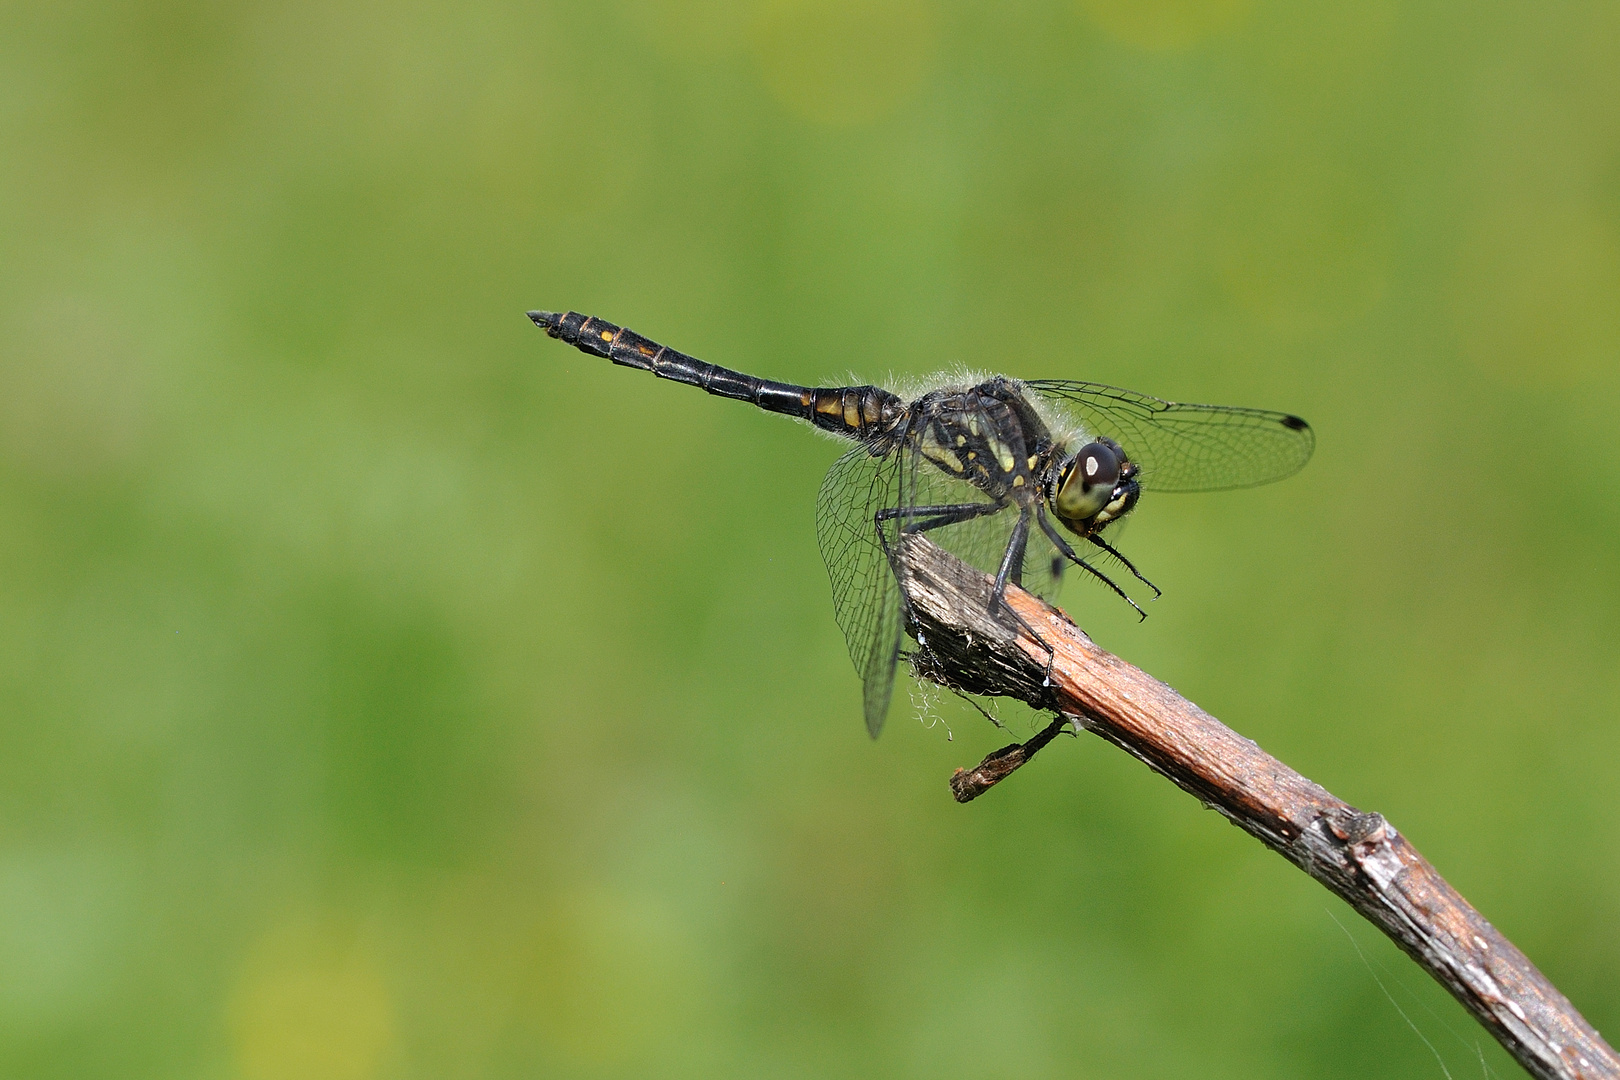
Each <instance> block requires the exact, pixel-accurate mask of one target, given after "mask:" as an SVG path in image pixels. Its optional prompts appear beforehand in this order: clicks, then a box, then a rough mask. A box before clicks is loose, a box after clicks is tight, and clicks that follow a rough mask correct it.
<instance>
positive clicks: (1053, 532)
mask: <svg viewBox="0 0 1620 1080" xmlns="http://www.w3.org/2000/svg"><path fill="white" fill-rule="evenodd" d="M1035 518H1036V520H1038V521H1039V522H1040V523H1041V531H1042V532H1044V533H1045V534H1046V538H1047V539H1048V540H1050V541H1052V543H1053V544H1054V545H1055V546H1056V547H1057V549H1058V550H1059V551H1061V552H1063V554H1064V555H1065V556H1067V557H1068V559H1069V561H1070V562H1072V563H1074V565H1076V566H1078V567H1079V568H1080V569H1082V570H1084V571H1085V572H1086V573H1088V574H1090V575H1091V576H1092V577H1094V578H1096V579H1097V580H1098V581H1100V582H1102V583H1103V584H1104V585H1107V586H1108V587H1109V588H1110V589H1113V590H1114V594H1115V595H1116V596H1118V597H1119V598H1120V599H1121V600H1123V601H1125V602H1126V603H1127V604H1129V605H1131V607H1133V608H1136V613H1137V614H1138V615H1140V616H1142V618H1144V619H1145V618H1147V612H1145V611H1143V610H1142V609H1141V608H1140V607H1137V604H1136V601H1135V600H1132V599H1131V598H1130V596H1129V595H1128V594H1127V593H1126V592H1125V590H1124V589H1122V588H1120V587H1119V586H1118V585H1116V584H1114V579H1113V578H1111V577H1109V576H1108V575H1107V574H1105V573H1103V572H1102V571H1101V570H1099V569H1097V568H1096V567H1095V566H1092V565H1091V564H1090V563H1088V562H1082V561H1081V560H1080V556H1078V555H1076V554H1075V553H1074V548H1072V547H1070V546H1069V542H1068V541H1067V540H1065V539H1063V534H1062V533H1060V532H1058V531H1057V529H1056V528H1055V527H1054V526H1053V525H1052V522H1051V520H1050V519H1049V518H1048V517H1047V516H1046V509H1045V508H1044V507H1039V506H1037V507H1036V508H1035ZM1104 546H1105V547H1106V546H1107V545H1104ZM1108 550H1110V551H1112V550H1113V548H1109V549H1108ZM1125 565H1126V566H1130V564H1129V563H1126V564H1125ZM1132 572H1133V573H1134V572H1135V570H1134V568H1133V570H1132ZM1136 576H1137V577H1142V575H1141V574H1137V575H1136ZM1143 580H1144V581H1145V580H1146V579H1145V578H1144V579H1143ZM1152 584H1153V583H1152V582H1151V581H1149V582H1148V585H1149V587H1151V586H1152ZM1153 591H1154V592H1158V591H1159V590H1157V589H1154V590H1153Z"/></svg>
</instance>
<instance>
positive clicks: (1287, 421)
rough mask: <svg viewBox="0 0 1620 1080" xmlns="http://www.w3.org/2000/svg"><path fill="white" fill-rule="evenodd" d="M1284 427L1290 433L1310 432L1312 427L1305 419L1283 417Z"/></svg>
mask: <svg viewBox="0 0 1620 1080" xmlns="http://www.w3.org/2000/svg"><path fill="white" fill-rule="evenodd" d="M1282 425H1283V427H1285V428H1288V429H1289V430H1290V431H1309V430H1310V427H1311V425H1309V424H1307V423H1306V422H1305V421H1304V420H1303V419H1301V418H1300V417H1297V416H1285V417H1283V418H1282Z"/></svg>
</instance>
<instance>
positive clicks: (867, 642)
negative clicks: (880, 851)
mask: <svg viewBox="0 0 1620 1080" xmlns="http://www.w3.org/2000/svg"><path fill="white" fill-rule="evenodd" d="M900 463H901V455H900V454H892V453H891V454H888V455H881V454H874V453H873V452H872V450H871V449H869V448H867V447H866V446H857V447H856V448H855V449H853V450H851V451H849V452H848V453H846V454H845V455H844V456H843V457H841V458H839V459H838V460H837V461H835V462H833V466H832V468H830V469H828V470H827V478H826V479H825V480H823V481H822V483H821V493H820V494H819V495H818V496H817V497H816V540H817V542H818V543H819V544H820V546H821V558H822V561H824V562H825V563H826V564H827V576H828V577H829V578H831V579H832V593H833V617H834V618H836V619H837V620H838V628H839V629H840V630H842V631H843V632H844V641H845V643H846V644H847V645H848V646H849V658H850V659H851V660H852V661H854V663H855V670H856V671H857V672H859V673H860V676H861V679H862V681H863V682H864V683H865V692H864V698H865V707H866V730H867V732H868V733H869V734H870V735H871V736H872V738H874V739H875V738H877V737H878V734H879V733H880V732H881V731H882V730H883V721H884V718H885V717H886V716H887V715H888V712H889V698H890V696H891V695H892V693H893V691H894V669H895V666H896V665H897V664H898V663H899V660H900V637H901V601H900V586H899V585H898V584H897V583H896V581H895V577H894V571H893V570H892V569H891V568H890V566H889V557H888V555H887V554H886V553H885V551H884V549H883V545H882V542H881V540H880V537H879V533H878V522H877V514H878V511H879V510H883V509H886V508H889V507H892V506H894V505H895V504H896V502H897V501H898V499H899V487H900V485H899V471H900Z"/></svg>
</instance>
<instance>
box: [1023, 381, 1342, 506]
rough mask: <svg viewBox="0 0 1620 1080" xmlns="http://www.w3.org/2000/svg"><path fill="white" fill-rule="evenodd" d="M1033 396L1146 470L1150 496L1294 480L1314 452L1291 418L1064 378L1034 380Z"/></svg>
mask: <svg viewBox="0 0 1620 1080" xmlns="http://www.w3.org/2000/svg"><path fill="white" fill-rule="evenodd" d="M1024 385H1025V386H1026V387H1028V388H1029V389H1030V390H1032V391H1034V392H1035V393H1037V394H1039V395H1041V396H1042V397H1044V398H1047V399H1049V400H1051V401H1055V402H1057V403H1059V405H1060V407H1063V408H1067V409H1069V410H1070V411H1072V412H1074V413H1076V414H1077V415H1078V416H1079V418H1080V420H1081V421H1082V422H1083V423H1084V424H1085V426H1086V427H1087V428H1088V429H1089V430H1090V432H1091V434H1094V435H1107V436H1109V437H1110V438H1113V439H1115V440H1117V441H1118V442H1119V444H1120V446H1122V447H1124V448H1125V452H1126V454H1128V455H1130V458H1131V460H1132V461H1134V462H1136V463H1137V464H1138V465H1140V466H1141V468H1142V487H1143V489H1144V490H1151V491H1224V490H1228V489H1230V488H1245V487H1255V486H1257V485H1260V484H1269V483H1271V482H1272V481H1273V480H1281V479H1282V478H1283V477H1285V476H1292V475H1293V474H1294V473H1296V472H1298V471H1299V470H1300V469H1302V468H1304V467H1305V463H1306V462H1307V461H1309V460H1310V457H1311V451H1312V450H1314V449H1315V448H1316V435H1315V433H1313V432H1312V431H1311V426H1310V425H1309V424H1307V423H1306V422H1305V421H1304V420H1301V419H1300V418H1299V417H1297V416H1294V415H1292V414H1291V413H1281V412H1271V411H1270V410H1267V409H1245V408H1239V407H1235V406H1230V405H1184V404H1181V403H1180V402H1175V401H1164V400H1162V399H1160V398H1156V397H1151V396H1149V395H1147V394H1138V393H1136V392H1135V391H1134V390H1121V389H1120V388H1119V387H1117V386H1104V385H1103V384H1102V383H1089V382H1070V381H1068V380H1066V379H1031V380H1029V381H1027V382H1025V383H1024Z"/></svg>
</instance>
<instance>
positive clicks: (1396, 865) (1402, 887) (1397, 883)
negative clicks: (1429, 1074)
mask: <svg viewBox="0 0 1620 1080" xmlns="http://www.w3.org/2000/svg"><path fill="white" fill-rule="evenodd" d="M895 572H896V573H897V574H898V575H899V576H900V580H901V584H902V586H903V587H904V589H905V591H906V595H907V597H908V599H909V601H910V621H911V626H910V629H911V631H912V632H913V635H914V636H915V637H916V638H917V640H918V650H917V653H916V654H915V656H914V657H913V660H912V666H913V668H914V669H915V670H916V671H917V672H918V674H919V675H921V676H922V677H924V678H930V679H935V680H937V681H941V682H944V683H945V684H946V685H949V686H952V687H955V688H957V689H959V690H963V691H966V692H969V693H976V694H992V695H1004V696H1010V697H1015V698H1018V699H1020V700H1022V701H1025V702H1027V703H1029V704H1030V705H1033V706H1034V707H1036V708H1038V709H1050V710H1052V711H1054V712H1056V713H1058V714H1059V718H1060V720H1064V719H1067V720H1069V721H1072V722H1074V723H1076V724H1077V725H1078V726H1081V727H1084V728H1087V729H1089V730H1090V731H1092V732H1094V733H1096V734H1097V735H1100V736H1101V737H1102V738H1104V739H1106V740H1107V741H1109V742H1111V743H1113V744H1114V745H1115V746H1118V747H1119V748H1120V749H1122V750H1124V751H1125V752H1126V753H1128V754H1130V755H1132V756H1133V757H1135V758H1137V759H1139V760H1140V761H1142V762H1144V763H1146V764H1147V765H1148V766H1149V767H1150V768H1152V769H1153V770H1155V771H1156V772H1158V773H1160V774H1161V775H1163V776H1165V777H1167V778H1168V779H1169V780H1170V781H1171V782H1172V783H1174V784H1175V785H1176V786H1177V787H1179V788H1181V789H1182V790H1183V791H1186V792H1188V793H1189V794H1191V795H1193V796H1194V797H1195V798H1197V799H1199V800H1200V801H1201V802H1203V804H1204V805H1205V806H1207V807H1210V808H1213V809H1215V810H1219V811H1220V812H1221V813H1222V814H1225V815H1226V817H1227V818H1228V819H1230V820H1231V821H1232V823H1233V824H1235V825H1237V826H1238V827H1239V828H1241V829H1243V830H1244V831H1245V832H1247V833H1249V834H1250V835H1252V836H1254V837H1255V838H1256V839H1258V840H1259V841H1260V842H1261V843H1263V844H1265V845H1266V846H1267V847H1269V848H1271V849H1272V850H1273V851H1276V852H1277V853H1278V854H1280V855H1282V856H1283V857H1284V858H1286V859H1287V860H1288V861H1290V862H1292V863H1293V864H1294V865H1296V866H1298V867H1299V868H1300V869H1301V870H1304V871H1305V872H1306V873H1307V874H1309V875H1311V876H1312V877H1313V878H1315V879H1316V880H1317V881H1319V882H1321V883H1322V884H1323V885H1325V886H1327V887H1328V888H1329V889H1331V890H1332V891H1333V892H1334V893H1336V894H1337V895H1338V896H1340V897H1342V898H1343V899H1344V900H1345V901H1346V902H1348V903H1349V904H1350V905H1351V906H1352V907H1354V908H1355V909H1356V910H1357V911H1359V912H1360V913H1361V914H1362V915H1363V916H1364V917H1365V918H1366V919H1367V920H1368V921H1369V922H1371V923H1372V924H1373V925H1374V926H1376V927H1378V928H1379V929H1380V930H1382V931H1383V932H1384V933H1385V934H1387V935H1388V936H1389V938H1390V939H1391V940H1392V941H1394V942H1395V944H1397V945H1399V946H1400V947H1401V949H1403V950H1404V951H1405V952H1406V953H1407V954H1408V955H1409V956H1411V957H1412V959H1414V960H1416V961H1417V962H1418V964H1419V965H1421V966H1422V967H1423V969H1424V970H1425V971H1427V972H1428V973H1429V974H1430V975H1432V976H1433V977H1434V978H1435V979H1436V980H1437V981H1438V982H1439V983H1440V985H1442V986H1444V987H1445V988H1446V989H1447V990H1449V991H1450V992H1451V994H1452V995H1453V996H1454V997H1456V999H1457V1000H1458V1001H1460V1002H1461V1003H1462V1005H1463V1007H1464V1008H1465V1009H1467V1010H1468V1011H1469V1012H1470V1013H1472V1014H1473V1016H1474V1018H1475V1019H1476V1020H1478V1021H1479V1022H1480V1023H1481V1024H1483V1025H1484V1026H1485V1028H1486V1029H1487V1030H1489V1031H1490V1033H1491V1034H1492V1035H1493V1036H1495V1037H1496V1039H1497V1041H1498V1042H1500V1043H1501V1044H1502V1045H1503V1046H1504V1047H1506V1048H1507V1051H1508V1052H1509V1053H1510V1054H1512V1055H1513V1056H1514V1057H1515V1058H1516V1059H1518V1061H1519V1063H1520V1064H1521V1065H1523V1066H1524V1067H1525V1069H1526V1070H1528V1071H1529V1072H1530V1073H1531V1075H1533V1076H1537V1077H1542V1078H1544V1080H1575V1078H1577V1077H1579V1078H1582V1080H1620V1057H1617V1056H1616V1054H1615V1052H1614V1051H1613V1050H1612V1049H1611V1048H1610V1047H1609V1046H1608V1044H1607V1043H1605V1042H1604V1041H1603V1038H1602V1036H1600V1035H1599V1034H1598V1033H1597V1031H1595V1030H1594V1029H1593V1028H1592V1026H1591V1025H1590V1024H1588V1023H1587V1022H1586V1021H1585V1019H1583V1018H1582V1017H1581V1015H1580V1013H1578V1012H1576V1010H1575V1007H1574V1006H1573V1005H1571V1004H1570V1003H1569V999H1567V998H1565V997H1564V995H1563V994H1561V993H1559V992H1558V989H1557V988H1556V987H1555V986H1553V984H1552V983H1550V982H1548V981H1547V979H1546V977H1545V976H1544V975H1542V974H1541V972H1539V971H1537V970H1536V968H1535V966H1534V965H1533V964H1531V963H1530V961H1529V960H1528V959H1527V958H1526V957H1525V955H1524V954H1523V953H1521V952H1520V951H1519V950H1518V949H1517V948H1515V947H1514V946H1513V943H1512V942H1510V941H1508V940H1507V938H1505V937H1503V936H1502V935H1501V934H1500V933H1498V932H1497V931H1496V929H1495V928H1494V927H1493V926H1491V924H1490V923H1488V922H1486V921H1485V919H1484V918H1482V917H1481V916H1480V914H1479V913H1478V912H1477V911H1475V910H1474V909H1473V908H1472V907H1470V906H1469V904H1468V902H1467V901H1466V900H1464V899H1463V898H1462V896H1461V895H1459V894H1458V893H1457V891H1456V890H1455V889H1453V888H1452V887H1451V886H1450V885H1449V884H1447V883H1446V881H1445V879H1444V878H1442V877H1441V876H1440V875H1439V874H1438V873H1437V872H1436V871H1435V869H1434V867H1432V866H1430V865H1429V863H1428V861H1427V860H1425V859H1424V858H1423V856H1422V855H1420V854H1418V852H1417V849H1415V848H1414V847H1412V845H1411V844H1409V843H1408V842H1407V840H1406V838H1405V837H1404V836H1402V835H1401V834H1400V833H1398V832H1396V831H1395V828H1394V826H1392V825H1390V824H1389V822H1387V821H1385V820H1384V818H1383V817H1382V816H1380V815H1378V814H1376V813H1362V812H1361V811H1360V810H1357V809H1356V808H1355V807H1353V806H1350V805H1349V804H1348V803H1345V802H1343V801H1342V800H1340V799H1338V798H1335V797H1334V796H1333V795H1331V794H1330V793H1329V792H1328V791H1327V790H1325V789H1324V788H1322V787H1320V786H1319V785H1317V784H1314V783H1312V782H1311V781H1310V780H1307V779H1306V778H1305V777H1303V776H1301V775H1300V774H1299V773H1297V772H1295V771H1294V770H1292V769H1290V768H1289V767H1288V766H1286V765H1284V764H1283V763H1282V762H1280V761H1278V760H1277V759H1276V758H1274V757H1272V756H1271V755H1269V754H1267V753H1266V752H1265V751H1263V750H1261V749H1260V748H1259V747H1258V746H1256V745H1255V744H1254V743H1253V742H1251V741H1250V740H1248V739H1245V738H1243V737H1242V736H1241V735H1239V734H1237V733H1236V732H1234V731H1232V730H1231V729H1230V728H1228V727H1226V726H1224V725H1223V724H1221V723H1220V722H1219V721H1218V720H1216V719H1215V718H1214V717H1213V716H1210V715H1209V714H1208V713H1206V712H1204V711H1203V710H1202V709H1200V708H1199V707H1198V706H1196V705H1194V704H1193V703H1192V702H1190V701H1188V700H1187V699H1186V698H1184V697H1182V696H1181V695H1180V694H1177V693H1176V692H1175V691H1174V690H1172V689H1171V688H1170V687H1169V686H1166V685H1165V684H1164V683H1162V682H1160V681H1158V680H1157V679H1155V678H1153V677H1152V676H1150V675H1148V674H1146V673H1145V672H1143V671H1141V670H1139V669H1138V668H1135V667H1132V666H1131V665H1130V664H1127V663H1126V662H1125V661H1123V660H1121V659H1119V658H1118V657H1116V656H1112V655H1110V654H1109V653H1106V652H1104V651H1103V650H1102V649H1099V648H1098V647H1097V646H1096V645H1094V644H1093V643H1092V641H1091V639H1090V638H1088V637H1087V636H1086V635H1085V633H1084V631H1082V630H1081V629H1080V628H1079V627H1077V626H1076V625H1075V624H1074V623H1073V622H1072V621H1070V619H1069V617H1068V616H1067V615H1065V614H1064V613H1063V612H1061V611H1059V610H1057V609H1056V608H1052V607H1049V606H1048V605H1046V604H1044V603H1042V602H1041V601H1040V600H1039V599H1037V598H1035V597H1033V596H1031V595H1029V594H1028V593H1026V592H1024V591H1022V590H1021V589H1017V588H1009V589H1008V590H1007V602H1008V603H1009V604H1010V605H1011V606H1012V608H1013V610H1015V611H1016V612H1017V613H1018V616H1019V617H1020V618H1021V619H1022V620H1023V621H1024V622H1025V623H1026V624H1028V626H1029V627H1030V628H1033V629H1034V631H1035V632H1036V633H1037V634H1039V635H1040V637H1041V638H1042V639H1044V642H1045V644H1044V645H1043V644H1042V643H1041V642H1040V641H1036V640H1034V639H1033V638H1032V637H1031V636H1030V635H1029V634H1028V633H1026V632H1024V631H1023V630H1020V629H1017V628H1015V627H1014V626H1013V625H1011V624H1012V622H1013V620H1009V619H1006V617H1005V616H1002V618H1001V619H993V618H991V617H990V615H989V612H988V609H989V599H990V589H991V580H990V578H989V577H988V576H987V575H985V574H982V573H980V572H979V571H977V570H975V569H973V568H972V567H969V566H966V565H965V564H963V563H961V562H959V561H957V560H956V559H955V558H953V557H952V556H950V555H949V554H947V553H946V552H944V551H942V550H940V549H939V548H938V547H936V546H934V545H933V544H931V543H929V542H928V541H927V540H926V539H924V538H923V537H921V536H906V537H903V538H902V540H901V543H900V546H899V548H898V550H897V552H896V557H895ZM1056 730H1057V725H1054V727H1053V728H1049V729H1048V731H1050V732H1051V733H1052V734H1056ZM1042 735H1046V737H1047V738H1048V739H1049V738H1050V735H1047V732H1042ZM1039 738H1040V736H1037V739H1039ZM1034 741H1035V740H1031V742H1034ZM1043 745H1044V742H1043ZM1038 748H1039V747H1036V749H1038ZM1018 749H1020V748H1019V747H1007V748H1005V749H1004V750H1001V751H997V753H996V754H992V755H991V756H990V758H987V759H986V760H985V765H981V766H980V770H984V769H986V766H989V765H991V763H992V761H993V760H994V759H996V757H997V755H1005V754H1009V752H1011V751H1014V750H1018ZM1012 756H1013V757H1019V755H1012ZM1027 756H1028V755H1027V754H1026V755H1023V756H1022V757H1019V760H1018V761H1017V763H1016V764H1012V768H1017V767H1018V765H1019V764H1022V763H1023V760H1027ZM1009 763H1010V762H1009ZM980 770H973V771H971V772H967V771H963V770H958V773H957V776H955V777H953V778H952V789H953V791H958V790H959V783H960V782H961V778H962V777H964V776H971V775H972V773H976V772H979V771H980ZM1010 771H1011V769H1006V770H1004V771H1002V772H1001V773H1000V775H994V774H995V772H996V770H995V769H994V768H991V769H990V770H989V771H988V772H986V774H985V776H984V777H983V779H989V782H990V783H994V782H995V781H996V780H999V779H1000V778H1001V776H1004V775H1005V774H1006V772H1010ZM992 775H993V776H994V778H993V779H990V777H991V776H992ZM984 786H985V787H988V786H989V785H988V784H985V785H984ZM974 794H977V792H974ZM959 797H960V796H959ZM969 797H971V796H969ZM963 801H965V800H963Z"/></svg>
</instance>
